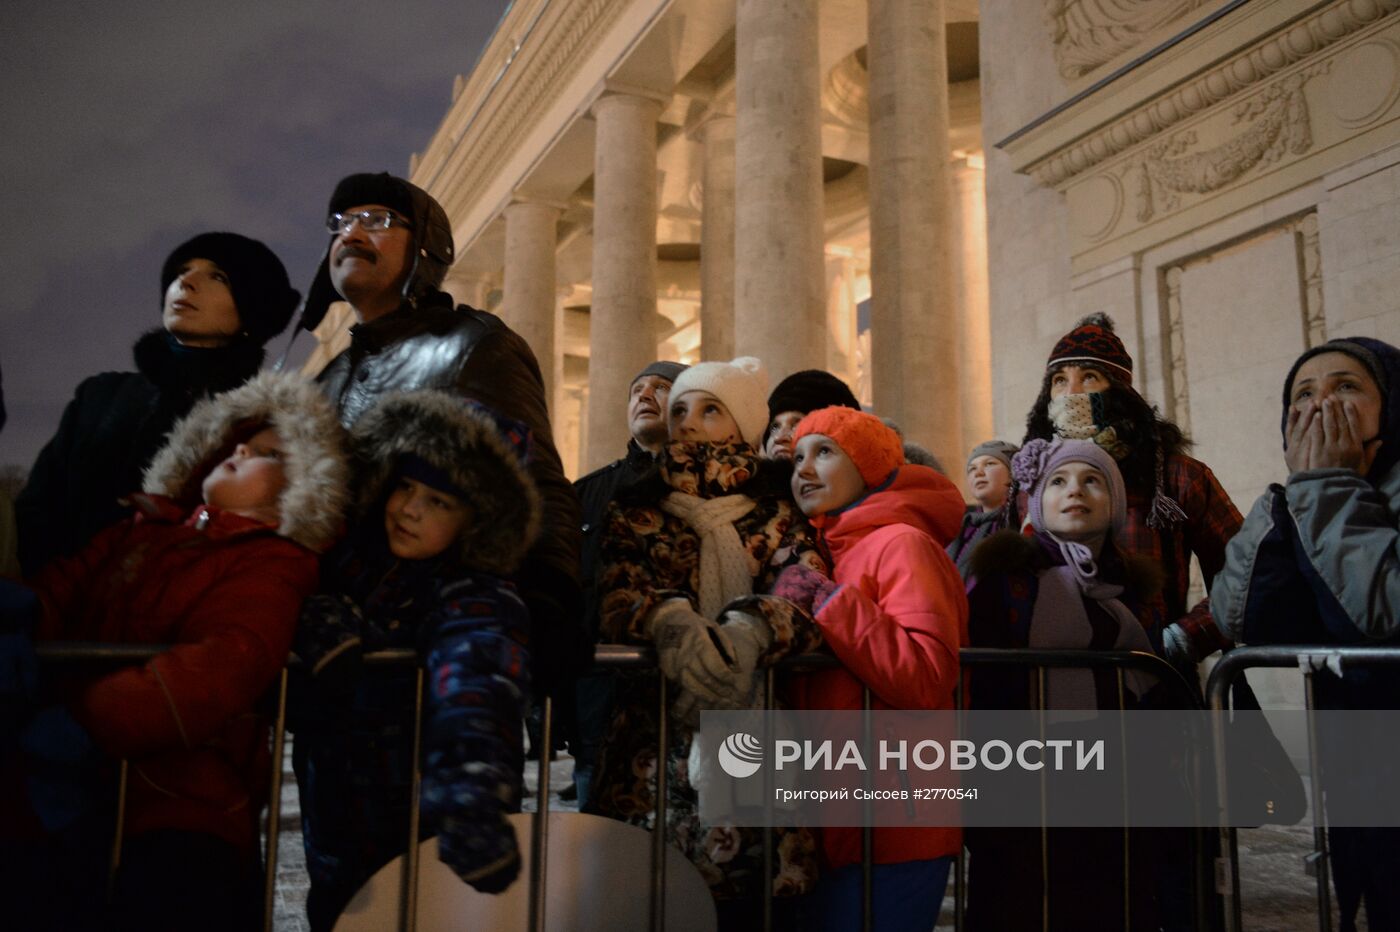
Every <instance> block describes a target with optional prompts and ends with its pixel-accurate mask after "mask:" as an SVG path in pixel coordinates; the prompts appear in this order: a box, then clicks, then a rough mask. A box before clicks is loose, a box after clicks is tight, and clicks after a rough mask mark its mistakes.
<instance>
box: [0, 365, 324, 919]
mask: <svg viewBox="0 0 1400 932" xmlns="http://www.w3.org/2000/svg"><path fill="white" fill-rule="evenodd" d="M342 441H343V433H342V431H341V429H340V426H339V424H338V423H337V422H336V419H335V416H334V414H333V412H332V410H331V407H330V405H329V403H328V402H327V401H326V400H325V399H324V398H323V397H322V395H321V393H320V392H318V391H317V390H316V388H315V386H313V385H311V384H309V383H306V382H303V381H301V380H300V379H297V378H295V377H291V376H282V375H275V374H272V373H265V374H263V375H260V376H258V377H256V378H254V379H252V380H250V381H249V382H247V383H246V384H244V385H243V386H242V387H240V388H237V389H234V390H233V391H230V392H227V393H225V394H222V395H217V396H215V397H213V398H211V399H209V400H206V401H203V402H200V403H199V404H198V405H197V406H195V407H194V409H193V410H191V412H190V414H189V415H188V416H187V417H186V418H185V419H184V420H183V421H181V422H180V423H179V424H177V425H176V427H175V429H174V430H173V431H172V432H171V435H170V439H169V441H168V442H167V443H166V445H165V447H164V449H162V450H161V451H160V452H159V453H158V454H157V455H156V457H155V459H154V461H153V462H152V464H151V466H150V468H149V469H148V470H147V472H146V476H145V482H144V492H143V493H142V494H139V495H133V496H131V503H132V505H133V506H134V507H135V511H136V514H135V515H134V516H133V517H131V518H128V519H126V520H124V521H122V522H120V523H118V524H115V525H113V526H112V527H110V528H108V529H106V530H104V531H102V532H101V533H99V534H98V535H97V537H95V538H94V539H93V540H92V542H91V543H89V544H88V545H87V546H86V547H85V548H84V549H83V550H81V551H79V552H78V553H77V554H76V555H75V556H73V557H69V558H63V559H59V560H55V561H53V562H51V563H49V564H48V565H47V566H46V567H45V568H44V570H43V571H42V572H40V573H39V574H38V575H37V576H36V577H34V578H33V580H32V581H31V583H32V586H33V589H34V591H35V593H36V594H37V596H38V600H39V606H40V611H39V618H38V624H37V630H36V632H35V640H37V641H40V642H44V641H97V642H106V643H118V644H130V645H150V646H152V647H158V646H160V645H171V646H169V647H168V648H166V649H164V650H162V651H161V652H160V653H159V654H157V655H156V656H155V657H154V658H153V659H151V660H150V661H148V662H146V663H144V664H137V665H131V666H125V667H120V668H118V669H115V670H112V669H110V668H108V669H101V670H100V672H96V673H93V672H90V670H91V668H87V669H82V670H81V672H76V673H73V672H69V671H71V670H72V669H74V668H68V670H65V671H63V674H62V675H61V676H57V677H55V678H54V679H53V681H52V682H49V683H46V684H44V686H45V689H44V691H43V692H42V693H41V697H40V703H39V710H38V711H37V712H36V713H35V714H34V715H33V716H32V717H31V718H30V719H29V721H28V722H27V724H25V725H24V726H23V732H22V734H21V735H20V736H19V745H20V753H19V754H17V755H15V756H14V757H12V758H11V759H10V762H9V764H8V765H7V766H6V767H5V768H3V771H0V784H3V785H5V788H6V789H8V790H11V792H8V793H4V794H2V795H0V800H3V801H0V809H3V810H4V811H3V814H0V825H4V826H5V829H4V831H3V832H0V846H2V847H3V849H4V850H3V851H0V854H4V855H6V857H4V858H0V860H3V862H4V863H5V864H6V865H7V867H6V869H5V871H4V872H3V880H0V889H4V890H6V891H19V892H20V894H21V895H19V896H7V897H6V900H7V902H9V903H10V904H11V907H13V908H15V909H19V910H20V915H14V914H13V913H12V914H11V915H10V916H8V917H7V918H9V919H11V920H13V922H14V925H15V927H16V928H65V929H66V928H87V927H88V926H87V925H86V923H89V922H105V923H107V924H106V925H103V928H108V927H111V928H208V929H225V928H246V927H247V925H246V923H247V922H249V921H256V917H257V916H258V915H259V906H260V905H261V897H260V896H259V888H260V883H259V879H260V878H259V876H258V874H259V870H258V867H257V863H258V862H257V859H258V814H259V813H260V812H261V810H262V806H263V804H264V802H265V801H266V795H267V787H268V774H269V772H270V770H269V768H270V766H271V763H272V762H271V755H270V754H269V753H268V745H269V742H268V720H267V716H266V715H265V714H264V712H263V711H261V710H260V709H259V707H258V705H257V703H258V700H259V699H260V698H261V697H262V696H263V695H264V694H266V693H267V691H268V689H269V687H271V686H272V685H273V683H274V682H275V681H276V679H277V676H278V674H279V672H280V671H281V670H282V668H283V666H284V664H285V663H286V658H287V651H288V648H289V646H290V645H291V641H292V631H293V628H294V627H295V625H296V619H297V612H298V610H299V608H300V605H301V601H302V599H303V598H305V597H306V596H307V595H309V594H310V593H311V592H313V591H314V590H315V587H316V579H317V572H318V568H317V553H316V551H318V550H322V549H325V548H326V547H328V546H329V545H330V544H331V543H332V542H333V540H334V538H335V536H336V535H337V534H338V533H339V531H340V529H341V526H342V525H341V522H342V517H341V512H342V506H343V504H344V502H345V497H346V496H345V489H346V488H347V481H346V480H347V475H348V473H347V469H346V462H345V455H344V450H343V442H342ZM5 620H6V621H7V622H8V623H9V624H10V625H12V626H13V625H14V624H15V619H12V618H11V619H5ZM79 669H81V668H79ZM122 759H125V760H127V761H128V762H129V775H128V779H127V795H126V805H125V812H124V816H125V834H124V838H125V846H124V850H123V853H122V869H121V871H120V872H119V873H118V875H117V879H116V886H115V896H114V898H113V899H114V902H113V904H112V905H111V907H110V908H108V909H107V910H106V911H105V912H103V913H101V916H100V918H99V915H98V914H99V911H102V910H103V906H102V904H103V903H104V900H105V898H104V896H103V892H102V883H103V879H104V874H105V870H104V868H105V860H106V852H107V851H108V850H109V846H110V844H111V838H112V826H111V822H110V820H111V813H109V812H106V811H104V810H105V809H106V808H107V807H108V806H109V805H110V803H109V800H111V799H114V798H115V796H116V794H115V790H114V783H111V782H109V781H110V778H111V777H112V776H113V775H114V772H115V764H116V762H117V761H118V760H122ZM60 865H61V866H60ZM11 867H13V869H11ZM12 884H13V885H14V886H13V887H12V886H11V885H12ZM17 904H18V905H17ZM26 910H34V911H35V914H34V915H27V914H25V911H26ZM31 920H32V921H31Z"/></svg>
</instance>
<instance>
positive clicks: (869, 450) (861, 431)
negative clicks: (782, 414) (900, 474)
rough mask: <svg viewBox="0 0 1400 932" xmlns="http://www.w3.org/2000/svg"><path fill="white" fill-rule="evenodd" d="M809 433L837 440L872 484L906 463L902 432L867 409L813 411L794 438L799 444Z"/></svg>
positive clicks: (794, 441) (865, 478) (868, 483)
mask: <svg viewBox="0 0 1400 932" xmlns="http://www.w3.org/2000/svg"><path fill="white" fill-rule="evenodd" d="M808 434H822V435H823V436H826V437H830V438H831V439H832V440H834V441H836V445H837V446H839V447H840V448H841V449H842V451H843V452H844V453H845V454H846V455H847V456H849V457H850V458H851V461H852V462H853V463H855V464H856V469H858V470H860V477H861V479H863V480H865V484H866V485H867V486H869V487H871V488H874V487H875V486H877V485H879V484H880V483H882V482H884V481H885V480H886V479H888V478H889V477H890V473H892V472H894V471H895V470H896V469H898V468H899V467H900V466H902V465H904V441H902V440H900V439H899V434H897V433H895V432H894V431H892V430H890V429H889V428H888V427H886V426H885V424H884V422H883V421H881V420H880V419H879V418H878V417H876V416H875V415H873V414H866V413H865V412H864V411H855V410H852V409H851V408H845V407H840V406H837V407H831V408H822V409H820V410H818V411H813V412H812V413H811V414H809V415H807V416H806V417H804V418H803V419H802V420H801V422H799V423H798V425H797V430H796V431H795V432H794V433H793V435H792V442H793V443H794V444H796V443H797V441H799V440H801V439H802V438H803V437H805V436H807V435H808Z"/></svg>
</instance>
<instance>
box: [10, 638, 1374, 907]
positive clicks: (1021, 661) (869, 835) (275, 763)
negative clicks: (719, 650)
mask: <svg viewBox="0 0 1400 932" xmlns="http://www.w3.org/2000/svg"><path fill="white" fill-rule="evenodd" d="M166 649H167V648H166V646H165V645H126V644H121V645H113V644H93V643H80V642H68V643H47V644H41V645H38V647H37V652H38V655H39V658H40V659H41V660H42V661H43V662H45V663H52V664H63V665H68V664H86V665H91V664H96V665H101V664H111V665H127V664H132V663H140V662H144V661H146V660H149V659H151V658H152V657H154V656H156V655H158V654H159V653H161V652H163V651H164V650H166ZM1236 653H1240V652H1236ZM1231 656H1234V655H1231ZM1395 656H1396V657H1397V659H1400V651H1397V652H1396V655H1395ZM364 660H365V663H366V664H368V665H371V666H408V665H413V666H416V667H417V679H416V688H415V693H416V696H417V699H416V702H415V708H414V734H413V761H412V770H411V780H412V793H411V797H410V799H411V801H410V807H409V815H408V821H409V824H408V831H407V837H406V847H405V853H404V858H403V881H402V886H401V891H402V893H401V896H402V899H401V902H400V911H399V928H400V929H401V930H405V932H407V930H412V929H414V928H415V926H416V916H417V898H418V858H419V850H418V847H419V846H418V834H419V812H418V809H419V795H418V794H419V785H420V782H421V772H420V766H421V758H422V718H423V685H424V673H423V668H422V667H421V666H419V665H418V654H417V652H416V651H414V650H411V649H395V650H385V651H378V652H373V653H369V654H366V655H365V658H364ZM960 661H961V667H962V671H963V674H964V676H960V678H959V682H958V684H957V686H956V688H955V694H954V699H955V703H954V704H955V708H956V709H958V710H961V709H963V695H964V686H963V681H964V678H965V675H966V674H968V673H971V671H973V670H975V669H976V668H977V667H979V666H988V667H990V666H997V667H1006V666H1019V667H1026V668H1028V669H1030V670H1033V671H1034V672H1035V675H1036V677H1037V681H1038V690H1037V692H1038V696H1039V703H1038V707H1039V708H1040V709H1042V710H1043V709H1044V703H1045V675H1046V671H1047V670H1050V669H1055V668H1080V669H1095V668H1105V667H1107V668H1112V669H1114V670H1115V671H1116V676H1117V681H1118V697H1119V704H1120V708H1122V707H1123V701H1124V697H1125V693H1126V691H1125V685H1124V674H1125V672H1126V671H1129V670H1134V671H1137V672H1141V673H1146V674H1149V675H1151V676H1154V677H1156V678H1157V679H1158V680H1159V681H1160V682H1162V683H1165V684H1167V686H1168V688H1169V689H1170V690H1171V692H1172V694H1173V695H1175V696H1177V697H1178V698H1179V699H1180V701H1181V702H1182V703H1183V704H1185V705H1187V706H1188V707H1191V706H1194V707H1199V704H1200V703H1199V697H1198V696H1197V695H1196V693H1195V690H1194V689H1193V688H1192V687H1191V686H1190V685H1189V684H1188V683H1187V682H1186V680H1185V679H1184V678H1183V677H1182V676H1181V674H1180V673H1179V672H1178V671H1177V670H1176V669H1175V668H1173V667H1172V666H1171V665H1170V664H1168V663H1167V662H1166V661H1164V660H1162V659H1161V658H1160V657H1157V656H1155V655H1153V654H1147V653H1140V652H1121V651H1111V652H1110V651H1089V650H1000V649H989V648H964V649H962V650H961V651H960ZM1291 662H1296V658H1295V659H1294V660H1293V661H1291ZM298 663H299V661H298V660H297V658H296V657H295V656H293V657H291V658H290V659H289V662H288V664H287V667H285V668H284V669H283V670H282V673H281V674H280V676H279V677H278V681H277V685H276V689H275V698H276V713H275V715H274V719H273V727H272V753H273V758H272V774H271V776H270V779H269V792H268V813H267V820H266V823H265V827H266V851H265V857H264V861H265V873H264V889H263V928H264V929H265V930H266V932H271V929H272V927H273V908H274V903H275V894H276V878H277V842H278V837H277V836H278V832H279V830H280V825H281V790H282V773H283V750H284V747H285V738H286V714H287V677H288V669H290V668H291V667H294V666H297V665H298ZM1261 663H1262V661H1261ZM1271 665H1275V666H1278V665H1288V664H1283V663H1275V664H1271ZM595 666H597V667H599V668H603V669H615V670H626V669H633V670H654V671H656V676H657V678H658V684H659V685H660V687H661V688H660V689H659V690H658V693H659V700H658V708H657V711H658V739H657V743H658V758H657V760H658V766H657V786H656V792H655V800H656V802H655V805H656V821H655V825H656V827H657V830H655V831H653V839H652V870H651V885H650V891H649V893H650V917H651V920H650V928H651V929H652V930H653V932H659V930H662V929H664V928H665V895H666V892H665V880H666V858H665V851H666V847H667V842H666V831H665V825H666V790H667V787H666V779H667V777H666V767H665V761H666V756H667V746H668V735H667V714H668V710H667V690H666V688H665V686H666V682H667V681H666V679H665V676H664V675H663V674H662V673H661V672H660V671H659V670H657V668H656V661H655V654H654V653H653V652H652V651H651V650H650V649H649V648H643V647H632V646H625V645H616V644H603V645H599V646H598V648H597V650H596V652H595ZM839 666H840V662H839V661H838V660H837V659H836V658H835V657H833V656H831V655H829V654H806V655H802V656H798V657H790V658H786V659H784V660H783V661H781V662H780V663H779V664H777V665H776V666H775V667H770V668H768V669H767V670H766V671H765V680H764V697H765V707H766V708H773V707H774V686H775V677H776V675H777V673H778V672H780V671H781V672H800V671H809V670H820V669H832V668H836V667H839ZM1221 666H1224V664H1223V663H1222V665H1221ZM1221 666H1218V667H1217V670H1216V674H1217V675H1220V674H1221V672H1222V671H1221ZM1236 666H1240V664H1238V663H1237V664H1236ZM1228 669H1229V668H1227V670H1228ZM1216 681H1217V676H1215V675H1213V676H1212V678H1211V683H1212V685H1214V684H1215V683H1216ZM862 692H863V695H862V708H863V710H864V712H865V713H866V716H867V718H866V720H867V730H868V722H869V713H870V711H871V708H872V702H871V690H870V688H869V686H864V687H863V691H862ZM543 713H544V715H543V718H544V727H543V729H542V733H541V735H540V747H539V748H538V749H537V750H538V752H539V783H538V787H537V798H538V800H539V807H538V809H537V811H536V812H535V814H534V819H533V822H532V826H533V832H532V834H533V841H534V843H533V846H532V852H531V859H530V876H529V884H530V890H529V904H530V905H529V918H528V922H529V925H528V927H529V929H530V930H531V932H543V930H544V929H545V928H546V915H545V903H546V901H545V891H546V889H547V876H546V869H547V865H548V846H549V828H548V826H549V820H548V814H549V794H550V788H549V781H550V772H549V750H550V748H551V747H552V735H551V726H550V720H551V717H552V714H551V713H552V702H551V700H550V699H549V698H546V699H545V700H544V707H543ZM768 778H769V779H771V775H769V777H768ZM126 786H127V762H126V761H122V762H121V763H120V766H119V773H118V788H117V808H116V812H117V818H116V827H115V832H114V836H113V841H112V849H111V856H110V859H109V866H108V892H109V894H110V892H111V889H112V884H113V882H114V881H115V878H116V875H117V870H118V868H119V867H120V864H121V849H122V841H123V833H124V810H125V800H126ZM767 796H768V797H769V799H770V800H771V797H772V794H771V793H768V794H767ZM869 821H870V820H868V819H867V820H866V822H867V824H866V826H865V828H864V830H863V833H862V910H861V912H862V925H863V928H864V930H865V932H871V930H873V929H874V927H875V926H874V903H873V897H872V889H873V883H872V871H873V863H874V832H873V829H872V828H871V827H870V825H869ZM1043 830H1044V826H1042V831H1043ZM1126 837H1127V836H1126V829H1125V839H1126ZM773 856H774V853H773V836H772V832H765V833H764V851H763V858H764V870H765V874H764V876H765V877H771V876H772V867H773ZM1129 863H1130V862H1129V856H1128V851H1127V848H1126V840H1125V862H1124V873H1125V902H1126V896H1127V894H1126V890H1127V888H1126V875H1127V873H1128V866H1129ZM1200 873H1202V871H1201V870H1198V871H1197V874H1198V875H1199V874H1200ZM953 879H954V919H955V926H956V928H957V929H958V930H959V932H961V929H962V927H963V919H964V904H965V899H966V897H965V892H966V862H965V854H964V852H962V851H959V853H958V855H957V858H956V859H955V863H954V866H953ZM1237 879H1238V878H1236V881H1237ZM1196 886H1197V904H1196V908H1197V915H1198V916H1204V915H1206V914H1207V913H1208V911H1209V904H1208V902H1207V901H1206V900H1205V896H1206V891H1205V890H1204V888H1203V885H1201V884H1199V883H1198V884H1196ZM766 887H767V890H766V894H765V896H764V898H763V907H762V908H763V928H764V929H765V930H771V929H772V926H773V896H772V885H771V883H768V884H766ZM1236 906H1238V897H1236ZM1124 919H1125V928H1126V927H1127V919H1128V917H1127V916H1126V915H1125V917H1124Z"/></svg>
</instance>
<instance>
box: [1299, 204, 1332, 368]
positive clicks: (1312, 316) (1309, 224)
mask: <svg viewBox="0 0 1400 932" xmlns="http://www.w3.org/2000/svg"><path fill="white" fill-rule="evenodd" d="M1293 236H1294V238H1295V239H1296V240H1297V243H1298V274H1299V275H1300V276H1301V277H1302V290H1303V340H1304V342H1305V343H1306V344H1307V345H1308V348H1309V349H1311V348H1312V347H1314V346H1321V345H1322V344H1323V343H1326V342H1327V317H1326V315H1325V314H1324V312H1323V307H1322V243H1321V241H1320V240H1319V237H1318V229H1317V214H1316V213H1309V214H1306V215H1304V216H1303V217H1302V218H1301V219H1299V220H1297V221H1295V222H1294V223H1293Z"/></svg>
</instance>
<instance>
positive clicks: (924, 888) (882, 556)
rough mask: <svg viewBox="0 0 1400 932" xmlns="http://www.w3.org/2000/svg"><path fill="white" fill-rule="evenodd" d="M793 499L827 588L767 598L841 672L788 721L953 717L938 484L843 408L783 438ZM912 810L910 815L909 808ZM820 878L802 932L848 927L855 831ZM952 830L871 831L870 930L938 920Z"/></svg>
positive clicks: (952, 527) (960, 633) (842, 837)
mask: <svg viewBox="0 0 1400 932" xmlns="http://www.w3.org/2000/svg"><path fill="white" fill-rule="evenodd" d="M794 437H795V440H796V445H795V447H794V451H793V467H794V471H793V476H792V492H793V496H794V497H795V498H796V499H797V503H798V505H799V507H801V509H802V511H803V512H804V513H805V514H806V515H807V517H808V519H809V520H810V521H811V523H812V525H813V526H814V527H815V528H817V531H818V533H819V534H820V536H821V540H822V542H823V543H824V544H825V546H826V548H827V549H828V550H829V552H830V554H831V559H832V561H833V578H832V579H827V578H826V577H824V576H822V575H820V574H819V573H816V572H813V571H811V570H808V569H805V568H803V567H801V566H792V567H789V568H787V569H786V570H784V571H783V573H782V574H781V575H780V576H779V577H778V581H777V583H776V584H775V586H774V588H773V594H774V595H779V596H783V597H785V598H788V599H790V600H791V601H793V602H795V603H796V604H798V605H799V606H800V607H802V608H804V609H806V610H807V611H809V612H810V613H811V614H812V616H813V617H814V618H815V620H816V623H817V625H818V626H819V627H820V628H821V632H822V636H823V638H824V639H825V641H826V643H827V644H828V645H829V646H830V648H831V650H832V652H833V653H835V654H836V656H837V657H838V658H839V659H840V660H841V662H842V667H840V668H838V669H832V670H825V671H822V672H819V673H814V674H811V675H807V676H803V677H800V678H798V681H797V682H796V683H795V684H794V689H793V694H792V699H793V704H794V707H795V708H799V709H859V708H861V704H862V702H861V698H862V696H861V694H862V687H863V686H869V687H870V689H871V692H872V693H873V696H872V708H875V709H951V708H953V690H954V687H955V686H956V684H957V681H958V648H959V647H961V646H962V645H963V644H965V643H966V642H967V599H966V597H965V596H964V594H963V583H962V578H961V577H960V576H959V575H958V570H957V567H956V566H954V564H953V561H952V559H951V558H950V557H949V556H948V554H947V552H946V551H945V550H944V548H945V547H946V546H947V544H948V541H949V540H951V539H952V537H953V535H955V534H956V533H957V531H958V527H959V524H960V522H961V520H962V514H963V500H962V495H961V494H960V493H959V492H958V490H957V488H956V487H955V486H954V485H953V483H952V482H950V481H949V480H948V479H947V478H946V477H945V476H943V475H942V474H941V473H938V472H936V471H934V470H933V469H930V468H929V467H927V466H917V465H913V464H910V463H906V462H905V459H904V446H903V443H902V442H901V440H900V438H899V435H898V434H896V433H895V432H894V431H893V430H891V429H890V428H888V427H886V426H885V425H884V424H883V423H882V422H881V421H880V419H879V418H877V417H875V416H873V415H870V414H865V413H863V412H860V411H855V410H852V409H850V408H844V407H833V408H823V409H821V410H819V411H813V412H812V413H811V414H808V415H807V416H806V417H805V418H803V419H802V422H801V423H800V424H798V426H797V430H796V431H795V433H794ZM916 805H918V804H916ZM822 836H823V837H822V855H823V864H822V867H823V872H822V877H821V879H820V880H819V881H818V886H817V889H816V891H815V892H814V893H813V894H811V896H810V897H809V898H808V900H809V902H808V903H806V904H803V905H804V906H808V907H810V915H809V916H807V917H806V918H807V919H808V920H809V921H810V928H813V929H820V930H837V929H841V930H847V929H858V928H860V906H861V866H860V861H861V830H860V829H859V828H827V829H825V830H824V831H823V833H822ZM961 844H962V835H961V831H960V830H959V829H958V828H954V827H948V828H942V827H939V828H877V829H876V830H875V855H874V856H875V868H874V890H873V892H874V898H875V901H874V902H875V907H874V908H875V925H876V927H877V928H879V929H882V930H894V932H903V930H906V929H907V930H915V929H918V930H926V929H931V928H932V927H933V925H934V923H935V922H936V921H937V918H938V912H939V907H940V905H941V904H942V901H943V892H944V888H945V887H946V885H947V880H948V870H949V867H950V866H951V864H952V859H953V857H954V856H955V855H956V854H957V851H958V848H959V847H960V846H961Z"/></svg>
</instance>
